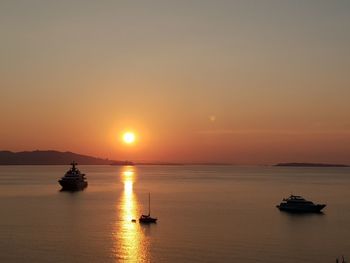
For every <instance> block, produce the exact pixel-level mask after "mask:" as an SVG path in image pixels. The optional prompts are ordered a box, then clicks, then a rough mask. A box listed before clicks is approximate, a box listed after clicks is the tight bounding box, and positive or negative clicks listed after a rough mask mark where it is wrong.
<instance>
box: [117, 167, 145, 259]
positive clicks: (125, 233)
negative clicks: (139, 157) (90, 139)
mask: <svg viewBox="0 0 350 263" xmlns="http://www.w3.org/2000/svg"><path fill="white" fill-rule="evenodd" d="M136 175H137V174H136V169H135V167H133V166H124V167H122V168H121V174H120V179H121V182H122V183H123V185H124V188H123V192H122V193H121V197H120V199H119V203H118V214H117V221H116V227H115V233H114V238H115V242H116V245H115V253H116V259H117V262H120V261H124V262H149V261H150V257H149V252H148V251H149V244H148V241H147V238H146V237H145V236H144V233H143V231H142V229H141V227H140V225H139V223H138V221H136V222H132V219H136V220H137V219H138V216H139V214H140V211H139V210H140V209H139V205H138V202H137V198H136V195H135V193H134V190H133V187H134V183H135V182H136Z"/></svg>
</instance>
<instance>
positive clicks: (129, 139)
mask: <svg viewBox="0 0 350 263" xmlns="http://www.w3.org/2000/svg"><path fill="white" fill-rule="evenodd" d="M123 141H124V142H125V143H127V144H132V143H134V142H135V134H134V133H133V132H126V133H124V135H123Z"/></svg>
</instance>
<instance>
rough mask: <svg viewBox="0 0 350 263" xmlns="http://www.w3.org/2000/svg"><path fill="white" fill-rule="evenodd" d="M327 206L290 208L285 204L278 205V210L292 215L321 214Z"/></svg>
mask: <svg viewBox="0 0 350 263" xmlns="http://www.w3.org/2000/svg"><path fill="white" fill-rule="evenodd" d="M325 206H326V205H323V204H322V205H321V204H320V205H310V206H290V205H285V204H280V205H277V208H278V209H279V210H281V211H286V212H292V213H320V212H321V210H322V209H323V208H324V207H325Z"/></svg>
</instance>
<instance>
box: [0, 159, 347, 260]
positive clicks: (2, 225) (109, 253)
mask: <svg viewBox="0 0 350 263" xmlns="http://www.w3.org/2000/svg"><path fill="white" fill-rule="evenodd" d="M69 168H70V167H69V166H0V211H1V215H0V262H35V263H40V262H50V263H53V262H82V263H87V262H239V263H242V262H244V263H253V262H267V263H281V262H283V263H298V262H300V263H310V262H315V263H328V262H329V263H332V262H333V263H334V262H335V261H336V258H340V257H341V256H342V255H344V256H345V259H346V260H347V261H348V262H349V261H350V168H315V167H314V168H298V167H271V166H229V165H225V166H210V165H204V166H200V165H192V166H187V165H174V166H166V165H158V166H156V165H155V166H152V165H147V166H146V165H145V166H92V165H90V166H85V165H80V166H78V168H79V169H80V170H81V171H82V172H84V173H86V176H87V179H88V182H89V186H88V187H87V188H86V189H85V190H84V191H80V192H62V191H60V186H59V184H58V182H57V180H58V179H59V178H60V177H62V176H63V175H64V174H65V172H66V171H67V170H68V169H69ZM149 193H150V197H151V198H150V204H151V205H150V210H151V211H150V212H151V215H152V216H154V217H157V218H158V222H157V223H156V224H151V225H142V224H139V223H138V221H136V222H132V219H138V218H139V217H140V215H141V214H147V213H148V210H149V206H148V197H149ZM290 194H295V195H302V196H303V197H305V198H306V199H310V200H312V201H314V202H317V203H326V204H327V206H326V208H325V209H324V212H323V213H320V214H289V213H286V212H281V211H279V210H278V209H277V208H276V205H277V204H279V203H280V202H281V201H282V199H283V198H286V197H288V196H289V195H290Z"/></svg>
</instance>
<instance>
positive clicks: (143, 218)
mask: <svg viewBox="0 0 350 263" xmlns="http://www.w3.org/2000/svg"><path fill="white" fill-rule="evenodd" d="M139 222H140V223H143V224H150V223H157V218H154V217H151V193H148V215H141V216H140V218H139Z"/></svg>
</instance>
